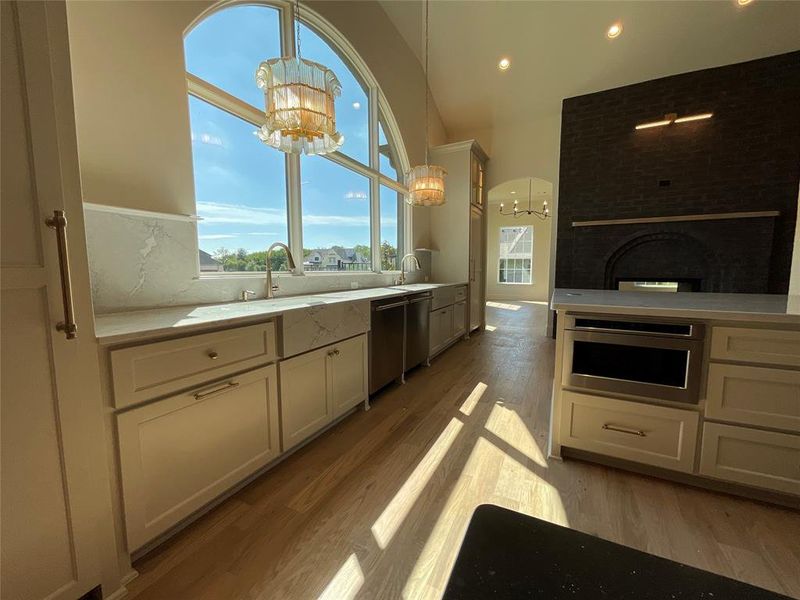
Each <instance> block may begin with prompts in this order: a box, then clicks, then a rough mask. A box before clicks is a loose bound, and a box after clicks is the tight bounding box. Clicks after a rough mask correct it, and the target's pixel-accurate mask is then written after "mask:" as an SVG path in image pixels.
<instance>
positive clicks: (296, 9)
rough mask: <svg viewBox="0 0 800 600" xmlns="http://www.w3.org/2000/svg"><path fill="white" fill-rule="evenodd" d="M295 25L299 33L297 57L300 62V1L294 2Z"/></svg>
mask: <svg viewBox="0 0 800 600" xmlns="http://www.w3.org/2000/svg"><path fill="white" fill-rule="evenodd" d="M294 23H295V27H296V31H297V51H296V52H295V57H296V58H297V59H298V60H300V0H294Z"/></svg>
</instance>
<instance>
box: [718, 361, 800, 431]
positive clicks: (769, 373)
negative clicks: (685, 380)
mask: <svg viewBox="0 0 800 600" xmlns="http://www.w3.org/2000/svg"><path fill="white" fill-rule="evenodd" d="M706 418H708V419H717V420H720V421H732V422H734V423H740V424H742V425H756V426H759V427H773V428H775V429H783V430H787V431H791V432H794V433H800V371H790V370H788V369H768V368H765V367H754V366H745V365H730V364H723V363H711V364H710V365H709V367H708V385H707V388H706Z"/></svg>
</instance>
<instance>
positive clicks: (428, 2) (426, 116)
mask: <svg viewBox="0 0 800 600" xmlns="http://www.w3.org/2000/svg"><path fill="white" fill-rule="evenodd" d="M429 6H430V0H425V166H428V146H429V143H428V92H429V90H428V40H429V36H428V29H429V23H430V21H429V13H428V8H429Z"/></svg>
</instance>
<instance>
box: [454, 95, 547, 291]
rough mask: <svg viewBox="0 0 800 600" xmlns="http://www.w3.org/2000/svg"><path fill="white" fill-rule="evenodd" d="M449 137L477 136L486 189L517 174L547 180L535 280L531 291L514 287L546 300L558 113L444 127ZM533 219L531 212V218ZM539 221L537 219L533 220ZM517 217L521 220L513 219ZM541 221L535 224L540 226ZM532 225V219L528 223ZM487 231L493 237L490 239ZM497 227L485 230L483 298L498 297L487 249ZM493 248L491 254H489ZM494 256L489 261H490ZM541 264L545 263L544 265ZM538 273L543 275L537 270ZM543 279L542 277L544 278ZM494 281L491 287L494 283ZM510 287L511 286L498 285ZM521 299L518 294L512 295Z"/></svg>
mask: <svg viewBox="0 0 800 600" xmlns="http://www.w3.org/2000/svg"><path fill="white" fill-rule="evenodd" d="M448 134H449V137H450V141H457V140H461V139H470V138H474V139H476V140H478V142H479V143H480V144H481V146H482V147H483V148H485V149H486V152H487V154H488V155H489V165H488V168H487V173H486V176H487V185H488V187H489V190H491V189H492V188H495V187H497V186H498V185H501V184H503V183H505V182H508V181H511V180H513V179H518V178H520V177H536V178H540V179H544V180H547V181H550V182H552V183H553V195H552V200H551V201H550V214H551V218H550V219H548V220H547V222H546V223H547V229H548V230H547V231H546V233H545V232H542V234H541V235H537V233H539V231H538V230H534V236H535V238H534V239H535V241H534V244H535V246H536V247H535V249H534V252H535V259H534V260H535V261H536V263H537V264H538V265H539V266H535V267H534V269H535V273H534V276H535V277H536V279H537V281H536V284H535V286H533V287H535V288H536V289H535V291H534V290H532V289H530V288H529V286H518V287H522V288H529V289H528V290H527V291H528V292H530V294H531V296H530V299H535V300H542V301H544V300H548V299H549V297H550V296H551V294H552V289H553V280H554V277H555V242H556V236H555V235H550V231H555V230H556V223H557V219H558V168H559V153H560V147H561V112H560V110H559V111H556V112H553V113H548V114H542V115H531V118H530V120H528V121H526V122H523V123H497V124H495V125H494V126H493V127H492V128H484V129H473V130H464V131H456V132H448ZM494 210H495V209H494V208H490V212H489V224H488V226H489V228H490V229H491V228H494V229H495V230H496V229H497V228H498V227H500V223H499V221H500V219H499V218H498V216H497V215H495V214H494V213H493V211H494ZM533 218H534V219H536V218H535V217H533ZM536 220H537V221H539V220H538V219H536ZM516 221H517V222H520V221H521V219H516ZM541 223H542V222H541V221H539V223H538V225H539V227H540V228H541V227H542V225H541ZM534 225H536V223H534ZM492 235H494V236H495V238H494V240H493V238H492ZM497 235H498V234H497V232H495V233H494V234H492V232H491V231H490V232H489V236H488V240H487V242H488V244H489V249H488V252H487V257H486V258H487V265H486V266H487V277H488V281H487V284H488V285H489V287H487V295H488V297H489V298H495V299H497V298H500V296H498V295H496V293H499V290H497V289H493V288H492V287H491V286H492V280H494V281H495V282H496V281H497V274H496V272H493V271H496V264H497V248H495V249H494V250H492V245H493V244H494V245H495V246H496V245H497V244H496V241H497V240H496V237H497ZM544 239H546V240H547V245H546V246H545V245H540V244H541V243H542V240H544ZM492 252H494V255H492ZM492 261H494V262H492ZM544 265H546V267H545V266H544ZM540 273H542V274H543V275H541V276H540V275H539V274H540ZM545 278H546V279H545ZM496 287H497V286H495V288H496ZM501 287H502V288H506V287H508V288H511V287H515V286H501ZM503 293H504V294H505V295H504V297H505V298H506V299H510V298H511V297H512V296H511V295H508V294H524V293H525V292H521V291H518V292H512V291H510V290H503ZM517 297H518V298H521V296H517Z"/></svg>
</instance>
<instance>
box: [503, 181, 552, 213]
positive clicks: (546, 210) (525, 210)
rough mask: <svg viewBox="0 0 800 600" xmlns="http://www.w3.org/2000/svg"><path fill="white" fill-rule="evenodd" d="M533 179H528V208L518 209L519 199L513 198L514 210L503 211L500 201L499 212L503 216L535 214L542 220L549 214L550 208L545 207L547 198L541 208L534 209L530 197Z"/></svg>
mask: <svg viewBox="0 0 800 600" xmlns="http://www.w3.org/2000/svg"><path fill="white" fill-rule="evenodd" d="M532 186H533V179H530V178H529V179H528V208H527V209H520V208H519V201H517V200H514V210H512V211H509V212H503V206H504V205H503V203H502V202H501V203H500V214H501V215H504V216H513V217H521V216H522V215H536V216H537V217H539V218H540V219H542V220H543V221H544V220H545V219H546V218H548V217H549V216H550V209H549V208H547V200H545V201H544V202H543V203H542V210H534V208H533V197H532Z"/></svg>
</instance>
